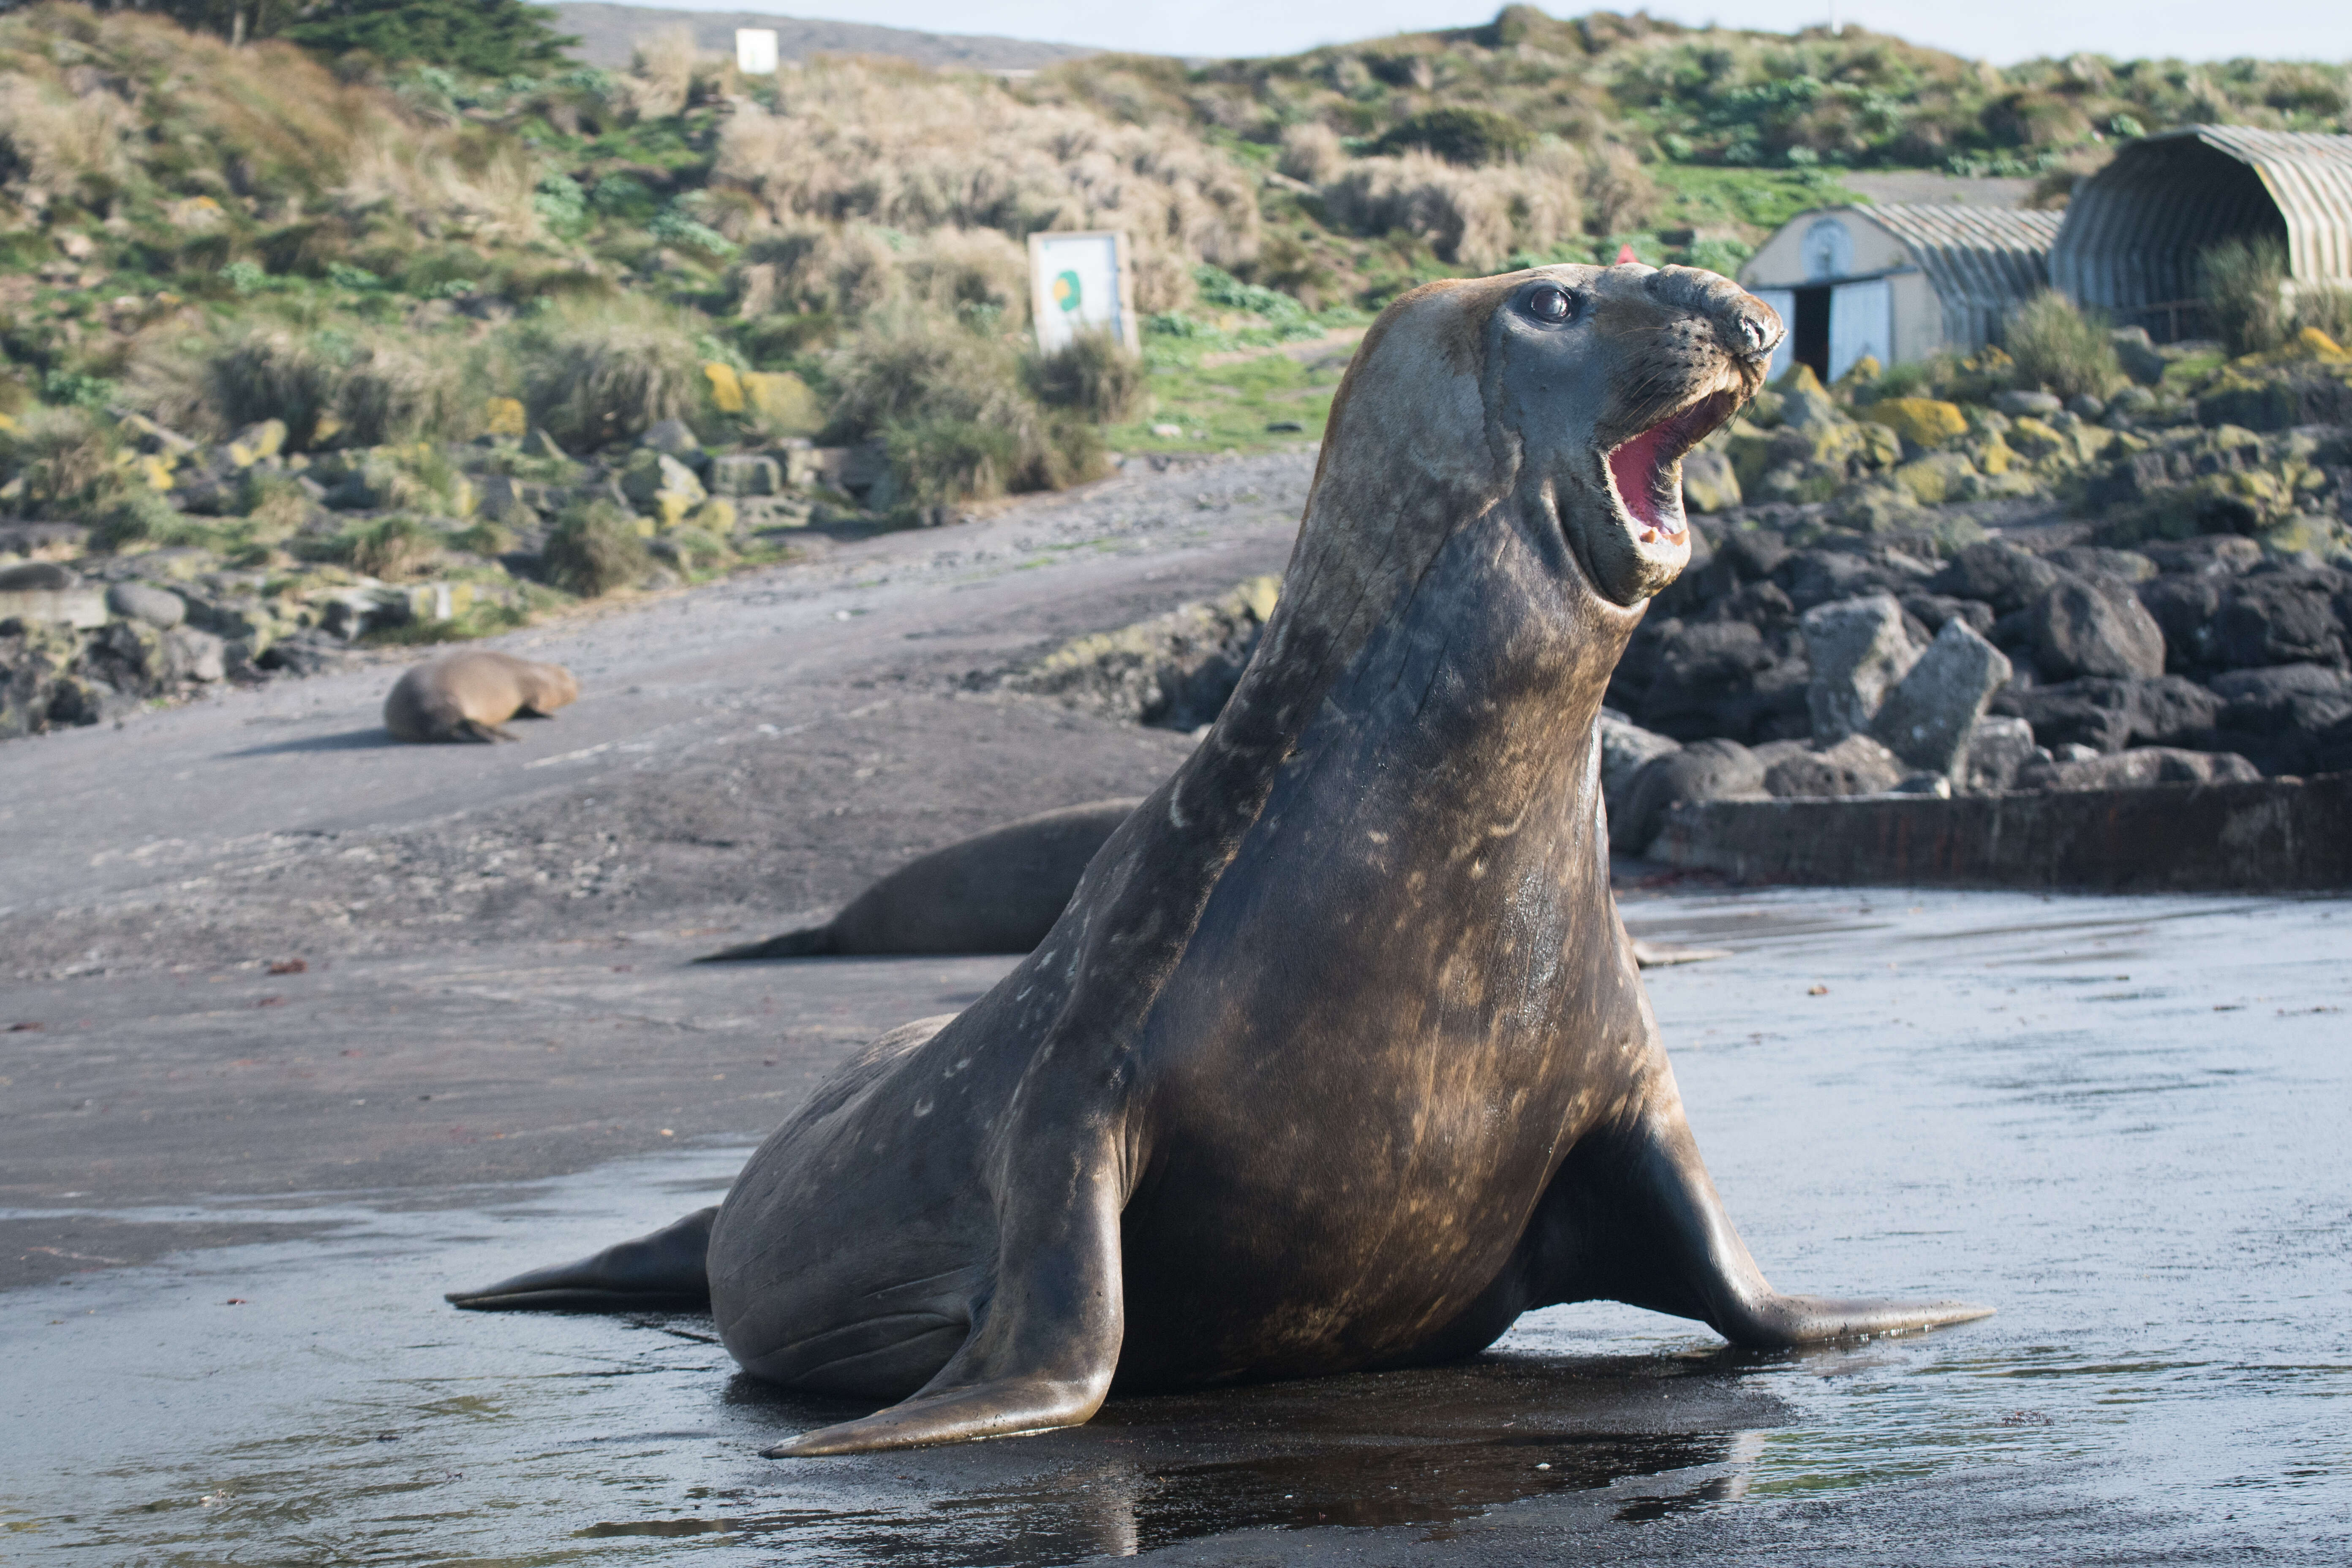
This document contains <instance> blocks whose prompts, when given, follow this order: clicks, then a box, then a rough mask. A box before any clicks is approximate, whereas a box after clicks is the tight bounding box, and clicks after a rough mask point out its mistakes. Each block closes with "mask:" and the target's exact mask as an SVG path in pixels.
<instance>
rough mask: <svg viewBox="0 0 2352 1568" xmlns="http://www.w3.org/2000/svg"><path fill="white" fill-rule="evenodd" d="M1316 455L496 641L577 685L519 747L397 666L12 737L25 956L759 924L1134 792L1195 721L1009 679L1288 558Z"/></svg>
mask: <svg viewBox="0 0 2352 1568" xmlns="http://www.w3.org/2000/svg"><path fill="white" fill-rule="evenodd" d="M1312 464H1313V457H1312V454H1311V453H1307V452H1304V451H1297V452H1283V453H1276V454H1271V455H1265V456H1259V457H1254V458H1234V459H1227V460H1224V461H1222V462H1213V463H1209V464H1205V465H1193V466H1188V467H1177V468H1169V469H1167V470H1165V471H1158V472H1155V471H1152V470H1150V469H1148V468H1140V465H1139V471H1137V472H1134V473H1131V474H1122V475H1120V476H1118V477H1117V478H1114V479H1108V480H1106V481H1104V482H1102V483H1100V484H1097V485H1093V486H1089V487H1087V488H1086V489H1082V490H1077V491H1073V492H1070V493H1067V494H1065V495H1060V496H1055V497H1049V498H1039V499H1034V500H1025V501H1022V502H1017V503H1015V504H1013V505H1011V506H1009V507H1007V508H1006V509H1005V510H1003V511H1002V512H1000V513H998V514H997V515H995V516H993V517H992V518H989V519H986V520H983V521H977V522H972V523H969V524H965V525H962V526H959V527H956V528H952V529H949V530H944V531H921V532H912V533H898V534H887V535H882V536H879V537H876V538H871V539H867V540H864V541H860V542H854V543H845V544H835V543H833V542H830V541H827V540H824V539H821V538H812V540H811V542H810V543H811V556H812V559H810V560H808V561H806V562H804V563H798V564H794V565H790V566H785V567H780V568H775V569H772V570H768V571H763V572H759V573H754V574H747V575H744V576H740V577H736V578H733V579H730V580H729V581H727V582H725V583H721V584H711V585H709V586H705V587H700V588H695V589H690V590H686V591H683V592H680V593H676V594H672V595H664V596H660V597H657V598H653V599H648V600H643V601H638V602H635V603H632V604H627V605H614V606H611V607H609V608H606V609H604V610H603V611H601V612H599V613H593V614H591V615H589V616H583V617H580V618H576V619H572V620H567V621H562V622H559V623H556V624H553V625H550V626H541V627H535V628H533V629H531V630H529V631H525V632H520V633H517V634H515V635H513V636H511V637H505V638H500V639H498V640H497V641H496V642H495V643H494V644H493V645H492V646H497V647H506V648H509V649H512V650H514V651H516V652H520V653H524V654H527V655H529V656H530V657H531V658H542V659H552V660H555V661H557V662H559V663H562V664H564V665H567V666H569V667H570V668H572V670H573V671H574V672H575V673H576V674H577V675H578V676H579V677H580V679H581V685H582V689H583V695H582V698H581V700H580V701H579V703H578V704H577V705H575V706H574V707H572V708H570V709H567V710H564V711H563V712H562V714H561V715H559V716H558V717H557V718H556V719H554V720H553V721H549V722H546V723H541V724H530V725H525V726H523V727H522V733H523V735H524V739H523V741H522V742H521V743H520V744H518V745H512V746H497V747H471V746H440V747H421V746H402V745H399V744H396V743H394V742H392V741H391V740H390V739H389V737H387V736H386V735H385V734H384V733H383V729H382V725H381V721H380V719H379V716H378V713H379V707H380V704H381V702H382V700H383V693H384V691H385V690H386V689H389V687H390V685H391V683H392V680H393V679H394V676H395V673H396V670H397V668H399V666H397V665H394V664H383V665H377V666H372V667H370V668H365V669H361V670H353V671H348V672H343V673H339V674H334V675H328V676H321V677H318V678H315V679H309V680H299V681H281V682H278V683H276V684H273V685H271V686H268V687H266V688H262V689H258V690H250V691H247V690H236V691H224V692H222V693H219V694H218V695H216V696H215V697H213V698H212V699H210V700H205V701H203V702H200V703H197V704H194V705H192V706H190V707H186V708H183V709H178V710H173V711H169V712H162V713H156V714H152V715H149V716H146V717H142V718H140V719H137V720H133V721H131V722H129V723H127V724H125V725H123V726H121V727H120V728H116V729H107V730H89V731H73V732H70V733H66V734H60V735H55V736H49V737H44V738H41V739H39V740H37V741H31V742H19V743H17V744H15V745H10V746H7V747H5V748H0V837H5V841H6V842H7V843H8V845H9V853H8V855H7V856H6V858H5V863H0V979H17V980H26V979H33V978H37V977H65V976H72V975H99V974H110V973H111V974H120V973H128V972H131V971H142V970H152V969H157V968H163V969H173V968H177V969H182V970H190V969H196V968H217V967H221V966H236V965H245V966H248V967H251V966H257V965H262V964H266V963H271V962H278V963H283V962H286V961H288V960H289V959H292V958H297V957H299V958H302V959H304V960H305V961H306V962H317V961H318V960H319V959H320V958H322V957H331V956H336V955H343V954H353V953H360V952H369V953H375V954H380V955H387V954H395V953H402V952H415V951H417V950H419V949H420V948H426V947H434V946H439V945H452V944H454V945H464V944H467V943H472V942H481V941H485V940H489V939H492V938H497V939H505V940H513V939H530V938H544V939H548V940H553V939H556V938H559V937H568V938H579V937H586V936H602V935H608V934H612V933H616V932H624V931H641V930H647V929H653V928H662V929H680V928H698V929H704V928H707V929H709V930H711V931H719V932H724V933H739V934H756V933H762V932H765V931H769V930H772V929H780V928H781V925H782V923H785V922H787V921H789V919H790V918H791V917H792V916H793V915H795V914H798V913H805V912H809V911H812V910H818V909H821V908H823V907H825V906H828V905H830V904H832V903H834V902H835V901H837V900H839V899H840V898H841V897H842V896H843V895H845V893H847V892H850V891H852V890H854V889H856V887H858V886H859V885H861V884H862V883H863V882H864V881H866V880H867V879H870V878H871V877H873V876H874V875H876V874H877V873H878V872H880V871H882V870H884V869H887V868H888V867H889V866H890V865H892V864H894V863H896V862H897V861H898V860H899V859H901V858H904V857H906V856H907V855H908V854H910V853H913V852H917V851H919V850H922V849H925V848H929V847H933V846H935V845H938V844H940V843H944V842H947V841H949V840H951V839H953V838H956V837H961V836H962V835H964V834H966V833H970V832H972V831H976V830H978V829H979V828H982V827H984V826H989V825H991V824H993V823H996V822H1000V821H1003V820H1004V819H1006V818H1008V817H1012V816H1021V815H1024V814H1025V813H1027V812H1030V811H1036V810H1043V809H1045V808H1046V807H1049V806H1054V805H1066V804H1071V803H1074V802H1077V801H1082V800H1088V799H1093V798H1097V797H1099V796H1103V795H1126V794H1140V793H1142V792H1144V791H1145V790H1148V789H1150V787H1152V786H1153V785H1154V784H1157V783H1158V782H1159V781H1160V779H1161V778H1163V777H1164V776H1166V774H1167V773H1169V772H1170V771H1171V769H1172V768H1173V767H1174V766H1175V764H1176V763H1177V762H1178V761H1179V760H1180V759H1181V757H1182V755H1183V754H1184V752H1185V751H1186V749H1187V746H1188V742H1186V741H1185V739H1184V738H1183V737H1182V736H1180V735H1176V734H1172V733H1168V732H1163V731H1139V730H1138V729H1136V728H1134V727H1132V726H1128V725H1122V724H1116V723H1111V722H1108V721H1103V720H1100V719H1097V718H1091V717H1087V716H1084V715H1080V714H1076V713H1073V712H1069V711H1066V710H1062V709H1060V708H1058V707H1055V706H1053V705H1050V704H1046V703H1043V702H1038V701H1035V700H1028V699H1024V698H1018V697H1012V696H1007V695H1003V694H1000V693H997V692H996V691H994V690H993V689H992V688H993V683H994V677H995V676H996V675H997V674H998V673H999V672H1001V671H1003V669H1005V668H1009V667H1011V666H1013V665H1014V664H1016V663H1019V662H1022V661H1023V660H1024V659H1026V658H1031V657H1034V655H1035V654H1037V653H1039V652H1041V651H1043V650H1045V649H1046V648H1049V647H1053V646H1055V644H1057V643H1059V642H1060V641H1062V640H1065V639H1066V638H1068V637H1074V636H1076V635H1080V634H1082V633H1086V632H1089V631H1097V630H1102V629H1105V628H1108V627H1111V626H1121V625H1125V624H1127V623H1128V622H1130V621H1133V620H1137V619H1139V618H1141V617H1143V616H1150V615H1155V614H1158V613H1160V612H1161V611H1164V610H1167V609H1169V608H1171V607H1173V606H1174V605H1177V604H1180V603H1182V602H1184V601H1186V600H1188V599H1193V598H1198V597H1201V596H1203V595H1209V594H1213V593H1217V592H1221V591H1223V590H1224V589H1226V588H1229V587H1230V586H1232V584H1234V583H1235V582H1237V581H1238V580H1240V579H1241V578H1244V577H1246V576H1250V575H1253V574H1258V573H1263V572H1278V571H1280V570H1281V569H1282V566H1283V563H1284V562H1285V561H1286V559H1287V557H1288V553H1289V548H1290V542H1291V539H1292V537H1293V535H1294V534H1295V532H1296V531H1297V518H1298V514H1299V511H1300V510H1301V509H1302V507H1303V505H1304V503H1305V500H1306V489H1307V481H1308V479H1309V478H1310V477H1311V474H1312Z"/></svg>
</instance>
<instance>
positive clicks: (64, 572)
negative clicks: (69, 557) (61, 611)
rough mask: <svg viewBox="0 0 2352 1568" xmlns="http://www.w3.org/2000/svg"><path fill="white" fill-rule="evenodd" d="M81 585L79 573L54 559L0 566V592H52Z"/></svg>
mask: <svg viewBox="0 0 2352 1568" xmlns="http://www.w3.org/2000/svg"><path fill="white" fill-rule="evenodd" d="M80 586H81V574H80V573H79V572H76V571H75V570H74V569H73V568H72V567H70V566H60V565H58V563H56V562H54V561H27V562H26V563H24V564H23V565H21V566H0V594H54V593H58V592H60V591H62V590H64V589H67V588H79V587H80Z"/></svg>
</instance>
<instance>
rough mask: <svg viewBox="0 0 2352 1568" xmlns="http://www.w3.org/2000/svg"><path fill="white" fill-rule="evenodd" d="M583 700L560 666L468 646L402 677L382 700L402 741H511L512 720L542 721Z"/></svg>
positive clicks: (387, 720) (387, 723)
mask: <svg viewBox="0 0 2352 1568" xmlns="http://www.w3.org/2000/svg"><path fill="white" fill-rule="evenodd" d="M579 698H580V683H579V682H578V681H576V680H574V679H572V672H571V671H570V670H568V669H566V668H563V667H562V665H560V664H538V663H534V662H533V661H531V660H530V659H527V658H516V657H515V656H514V655H512V654H510V653H497V652H493V651H492V650H490V649H488V648H469V649H467V651H466V652H464V653H453V654H450V655H448V656H447V657H446V658H436V659H433V660H430V661H429V662H427V663H425V664H420V665H418V666H416V667H415V668H414V669H411V670H410V671H408V673H406V674H405V675H403V676H402V677H401V678H400V679H399V681H398V682H397V683H396V684H394V687H393V689H392V695H390V696H389V697H386V698H385V699H384V700H383V727H384V728H385V729H387V730H389V731H392V733H393V737H394V739H395V740H401V741H418V742H435V741H511V740H513V739H514V736H513V734H512V733H511V732H509V731H508V730H506V729H505V728H504V725H505V724H506V721H508V720H509V719H512V718H516V717H518V716H521V717H525V718H531V719H544V718H546V717H547V716H548V715H550V714H551V713H553V712H554V711H555V710H557V709H559V708H562V707H566V706H568V705H569V704H571V703H572V702H575V701H577V700H579Z"/></svg>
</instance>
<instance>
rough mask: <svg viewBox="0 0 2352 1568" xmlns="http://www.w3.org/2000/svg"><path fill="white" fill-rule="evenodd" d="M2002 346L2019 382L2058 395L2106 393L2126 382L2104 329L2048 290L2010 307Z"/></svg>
mask: <svg viewBox="0 0 2352 1568" xmlns="http://www.w3.org/2000/svg"><path fill="white" fill-rule="evenodd" d="M2002 347H2004V348H2005V349H2007V350H2008V351H2009V355H2010V358H2011V360H2013V361H2014V362H2015V363H2016V365H2017V381H2018V384H2019V385H2020V386H2022V387H2027V388H2031V389H2034V390H2038V391H2042V392H2048V393H2054V394H2056V395H2058V396H2060V397H2075V396H2090V397H2102V398H2103V397H2105V396H2106V395H2108V394H2109V393H2111V392H2113V391H2115V389H2116V387H2118V386H2121V385H2122V384H2123V381H2124V373H2123V365H2122V362H2121V361H2120V360H2118V359H2117V357H2116V345H2115V342H2114V340H2113V339H2111V338H2109V337H2108V336H2107V332H2106V329H2105V328H2104V327H2103V326H2101V325H2099V324H2098V323H2097V322H2095V321H2092V320H2091V319H2090V318H2088V317H2086V316H2085V315H2084V314H2083V312H2082V311H2080V310H2076V309H2075V308H2074V303H2073V302H2072V301H2071V300H2067V299H2066V298H2065V297H2064V296H2063V295H2061V294H2055V293H2052V292H2051V291H2049V290H2048V289H2044V290H2043V291H2042V292H2041V293H2039V294H2036V295H2035V296H2034V297H2033V298H2032V299H2031V300H2027V301H2026V302H2025V303H2024V304H2022V305H2021V306H2019V307H2018V308H2017V309H2016V310H2013V311H2011V314H2010V318H2009V330H2008V331H2007V332H2006V334H2005V335H2004V336H2003V339H2002Z"/></svg>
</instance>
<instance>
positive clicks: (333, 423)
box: [130, 322, 478, 451]
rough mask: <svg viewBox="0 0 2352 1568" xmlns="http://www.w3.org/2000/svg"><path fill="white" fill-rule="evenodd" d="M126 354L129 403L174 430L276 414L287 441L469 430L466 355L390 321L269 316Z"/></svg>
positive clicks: (352, 442)
mask: <svg viewBox="0 0 2352 1568" xmlns="http://www.w3.org/2000/svg"><path fill="white" fill-rule="evenodd" d="M161 337H162V339H163V341H162V342H159V343H155V344H152V345H150V346H149V347H148V349H146V350H145V351H143V352H142V353H140V355H139V356H138V357H137V359H136V360H135V362H134V364H133V368H132V374H131V383H130V393H131V401H132V402H134V403H136V404H138V405H140V406H142V407H143V408H144V409H145V410H146V411H147V412H149V413H150V414H152V416H154V417H155V418H157V419H158V420H160V421H161V422H162V423H163V424H164V425H166V426H171V427H172V428H173V429H176V430H183V431H186V432H188V433H190V434H192V435H195V436H199V437H206V438H210V439H218V438H220V437H226V436H227V435H229V434H230V433H231V432H233V431H236V430H237V429H239V428H241V427H243V426H247V425H251V424H254V423H256V422H257V421H260V420H264V419H278V420H283V421H284V422H285V425H286V431H287V437H286V438H287V445H288V446H289V447H290V448H291V449H293V450H295V451H303V450H308V449H310V448H311V447H321V446H328V445H336V446H347V447H376V446H383V445H386V444H390V443H395V442H410V441H419V440H428V439H444V438H450V437H459V436H463V435H467V434H470V431H469V430H467V421H468V418H469V416H470V415H471V414H472V412H473V411H474V405H475V404H476V403H477V402H478V399H476V398H473V397H471V396H469V391H470V387H469V384H468V375H467V372H468V367H467V363H465V361H466V356H464V355H462V354H453V353H432V352H430V351H429V350H427V349H425V347H423V346H421V345H418V344H416V343H415V342H414V340H413V339H411V338H409V337H407V336H405V335H404V334H398V333H394V332H390V331H371V332H367V333H364V334H355V333H353V332H351V331H337V330H333V329H328V330H324V331H304V330H302V329H300V328H299V327H297V326H293V325H289V324H283V323H276V322H250V323H246V324H242V325H233V326H229V327H227V328H226V329H224V330H222V331H218V332H217V333H215V334H208V335H205V336H203V337H193V338H191V337H180V336H177V335H176V334H171V333H165V334H161Z"/></svg>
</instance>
